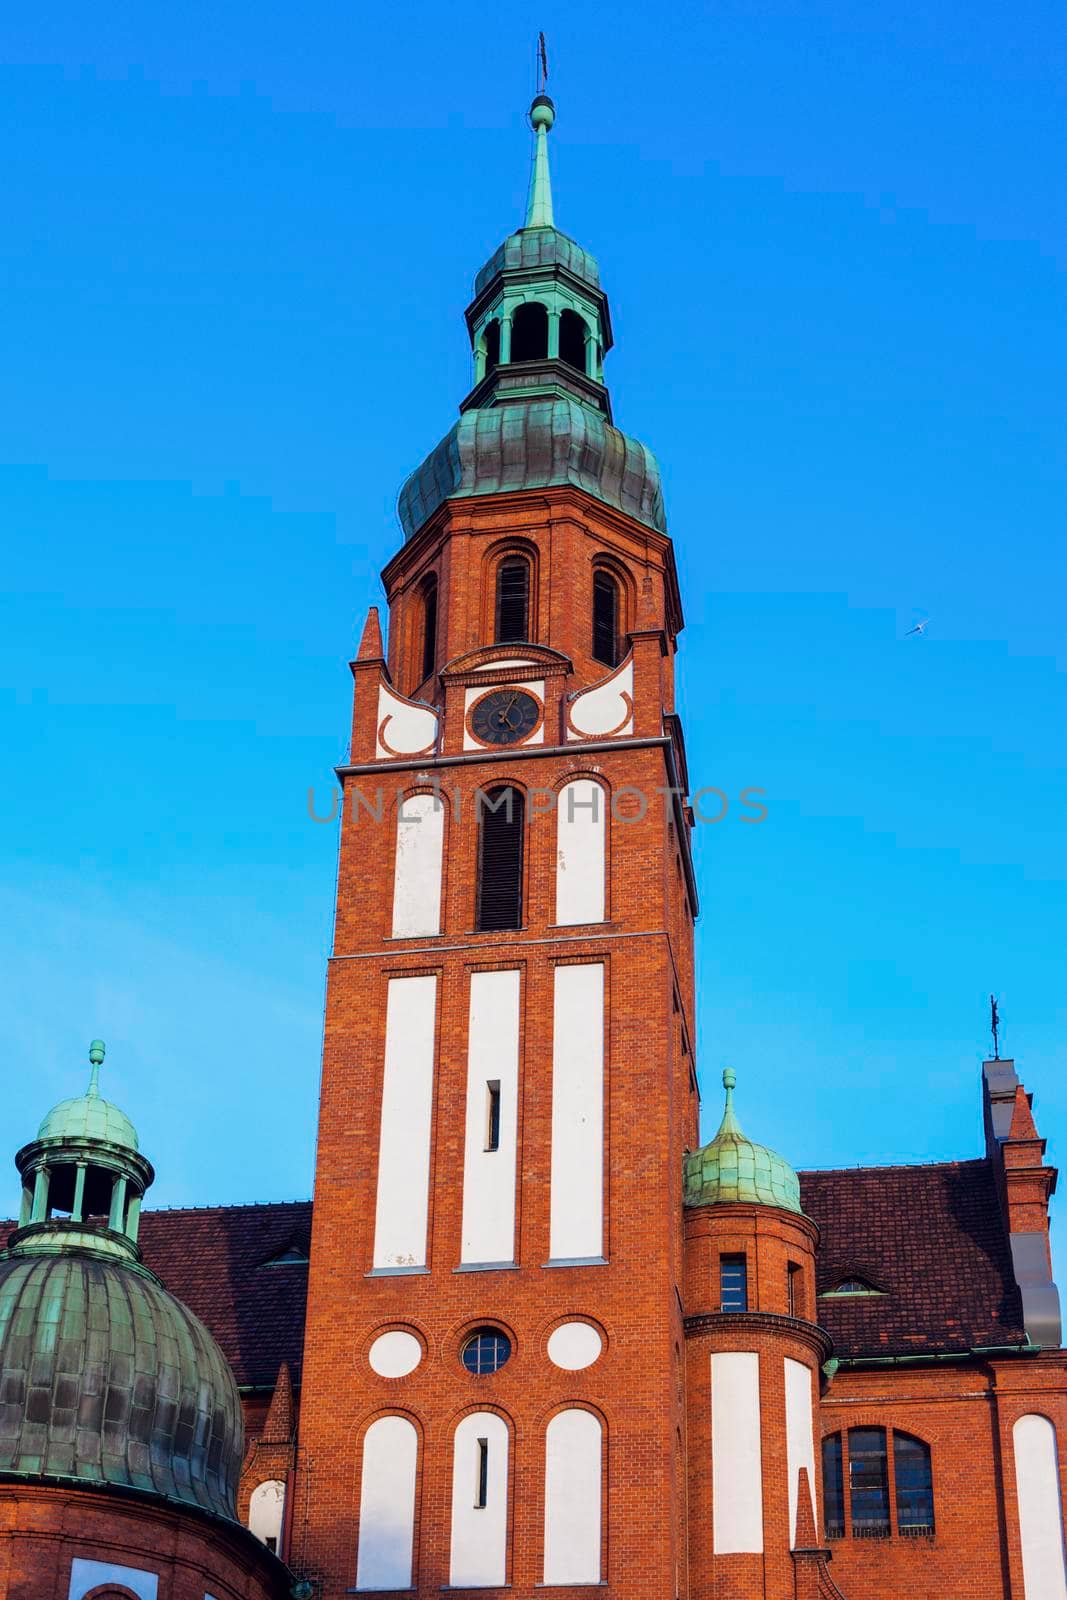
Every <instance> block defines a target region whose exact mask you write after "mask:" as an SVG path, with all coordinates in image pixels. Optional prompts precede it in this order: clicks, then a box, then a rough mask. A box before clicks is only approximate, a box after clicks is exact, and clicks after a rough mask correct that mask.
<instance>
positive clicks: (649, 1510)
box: [290, 96, 698, 1600]
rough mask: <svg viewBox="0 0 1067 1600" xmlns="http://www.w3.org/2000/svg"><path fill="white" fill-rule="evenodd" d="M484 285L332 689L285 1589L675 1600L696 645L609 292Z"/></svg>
mask: <svg viewBox="0 0 1067 1600" xmlns="http://www.w3.org/2000/svg"><path fill="white" fill-rule="evenodd" d="M530 120H531V124H532V126H533V129H534V130H535V153H534V161H533V170H532V177H531V186H530V198H529V208H528V214H527V219H526V224H525V226H524V227H522V228H520V229H519V230H518V231H517V232H515V233H513V234H512V235H511V236H510V237H509V238H507V239H506V240H505V241H504V243H503V244H502V245H501V247H500V248H499V249H498V250H497V252H496V253H495V254H494V255H493V256H492V258H491V259H490V260H489V261H488V262H487V264H486V265H485V266H484V267H483V268H482V270H481V272H479V274H478V276H477V278H476V280H475V288H474V299H473V300H472V302H471V304H470V306H469V308H468V310H467V314H466V320H467V328H468V331H469V335H470V342H471V347H472V351H473V356H474V380H475V381H474V387H473V388H472V389H471V391H470V393H469V394H468V395H467V397H466V398H465V399H464V400H463V401H462V403H461V405H460V417H459V420H458V422H457V423H456V425H455V426H454V427H453V428H452V430H451V431H450V432H449V433H448V435H447V436H446V437H445V439H444V440H443V441H442V442H441V443H440V444H439V445H438V446H437V448H436V449H435V450H433V451H432V452H431V454H430V455H429V457H428V458H427V459H426V460H425V461H424V462H423V464H422V465H421V466H420V467H419V468H418V469H417V471H415V472H414V473H413V474H412V476H411V477H410V478H409V479H408V481H407V483H406V484H405V485H404V488H403V490H402V492H401V495H400V517H401V521H402V524H403V529H404V534H405V541H404V544H403V546H402V548H401V549H400V550H399V551H398V552H397V553H396V555H395V556H394V557H393V558H392V560H391V561H390V562H389V563H388V565H387V566H386V568H385V571H384V574H383V580H384V584H385V588H386V593H387V596H388V604H389V627H388V641H389V643H388V656H386V655H385V652H384V648H383V643H382V637H381V631H380V627H379V623H378V618H377V614H376V613H375V612H374V611H372V612H371V614H370V616H369V618H368V620H367V624H366V627H365V629H364V633H363V638H362V642H361V645H360V648H359V652H358V658H357V660H356V661H355V662H354V663H353V664H352V671H353V675H354V679H355V706H354V716H353V724H352V743H351V753H350V757H349V764H348V765H347V766H345V767H344V768H343V769H342V770H341V771H340V774H339V776H340V779H341V783H342V788H343V819H342V831H341V846H340V860H339V873H338V887H337V915H336V936H335V948H334V953H333V957H332V960H331V964H330V971H329V981H328V992H327V1002H326V1022H325V1044H324V1059H323V1073H322V1099H321V1112H320V1123H319V1141H318V1170H317V1178H316V1190H315V1195H316V1198H315V1215H314V1229H313V1235H312V1247H311V1267H310V1280H309V1297H308V1313H307V1332H306V1345H305V1362H304V1372H303V1388H302V1397H301V1422H300V1454H301V1465H300V1468H299V1471H298V1474H297V1481H296V1485H295V1494H294V1497H293V1505H292V1507H291V1510H290V1528H291V1546H290V1547H291V1551H292V1555H291V1564H292V1565H293V1566H294V1567H295V1568H296V1569H297V1570H299V1571H300V1572H301V1573H303V1574H304V1575H305V1577H306V1578H307V1579H308V1580H309V1581H311V1582H312V1583H313V1584H314V1585H315V1592H316V1594H321V1595H322V1596H323V1600H335V1597H338V1596H341V1595H343V1594H345V1593H347V1592H350V1591H351V1590H352V1589H353V1588H355V1589H358V1590H368V1591H372V1592H373V1591H390V1590H408V1591H409V1592H414V1593H416V1594H418V1595H424V1596H430V1595H434V1596H437V1595H438V1594H439V1593H440V1592H441V1590H442V1589H469V1588H486V1587H490V1588H494V1589H496V1588H502V1587H504V1586H507V1587H508V1588H509V1589H510V1591H511V1593H512V1594H513V1595H514V1596H516V1597H519V1596H528V1597H531V1600H532V1597H533V1596H534V1595H535V1594H536V1593H539V1592H540V1590H541V1588H542V1587H543V1586H546V1585H549V1586H552V1587H554V1588H555V1589H556V1590H557V1592H561V1593H566V1592H569V1590H570V1588H571V1587H572V1586H586V1585H591V1584H599V1585H601V1586H603V1587H604V1588H605V1592H606V1593H607V1594H610V1595H626V1596H629V1597H633V1596H639V1595H640V1596H648V1597H653V1596H654V1597H656V1600H669V1597H673V1596H677V1595H684V1594H685V1593H686V1592H687V1587H688V1585H687V1579H686V1572H685V1567H686V1550H687V1537H686V1529H685V1525H684V1506H685V1498H686V1488H685V1467H684V1461H685V1449H684V1446H685V1415H684V1374H683V1362H684V1354H683V1352H684V1348H685V1334H684V1328H683V1317H682V1307H681V1299H680V1294H679V1289H680V1285H681V1282H682V1271H683V1245H684V1240H683V1220H682V1207H681V1182H682V1167H683V1157H684V1153H685V1151H686V1150H687V1149H689V1148H691V1147H692V1146H693V1145H694V1144H695V1143H696V1142H697V1132H698V1096H697V1091H696V1081H695V1075H694V1071H693V1054H692V1037H693V917H694V914H695V910H696V895H695V887H694V880H693V871H692V863H691V857H690V842H689V830H690V823H691V818H690V816H689V814H688V812H687V807H686V805H685V802H684V791H685V785H686V776H685V754H684V747H683V743H682V734H681V727H680V724H679V721H678V718H677V716H676V715H675V713H674V701H673V688H672V683H673V666H674V656H675V651H676V647H677V639H678V634H679V632H680V630H681V628H682V614H681V605H680V600H679V595H678V586H677V578H676V573H675V565H674V557H673V552H672V547H671V542H670V539H669V538H668V536H667V531H666V524H665V519H664V511H663V501H662V494H661V490H660V481H659V473H658V468H657V465H656V462H655V459H654V457H653V456H652V454H651V453H650V451H649V450H648V449H647V448H646V447H645V446H644V445H642V444H640V443H638V442H637V441H636V440H634V439H632V438H629V437H627V435H625V434H623V433H621V432H620V431H619V430H618V429H617V428H616V427H615V426H614V424H613V421H612V411H611V401H610V397H609V394H608V390H607V388H606V387H605V384H604V378H603V364H604V358H605V356H606V355H607V353H608V351H609V350H610V348H611V343H612V334H611V321H610V316H609V310H608V302H607V298H606V295H605V293H604V291H603V289H602V288H601V285H600V275H599V271H598V268H597V264H596V262H595V261H594V260H593V258H592V257H591V256H590V255H589V254H588V253H587V252H586V251H585V250H584V249H582V248H581V246H579V245H578V244H576V243H575V241H574V240H573V239H570V238H569V237H568V236H567V235H566V234H564V233H561V232H560V231H559V230H558V229H557V228H556V227H555V224H554V220H553V209H552V195H551V187H550V181H549V169H548V148H547V147H548V135H549V130H550V129H551V127H552V123H553V120H554V109H553V106H552V102H551V101H550V100H548V99H547V97H545V96H540V97H539V98H538V99H536V100H535V101H534V104H533V106H532V108H531V114H530Z"/></svg>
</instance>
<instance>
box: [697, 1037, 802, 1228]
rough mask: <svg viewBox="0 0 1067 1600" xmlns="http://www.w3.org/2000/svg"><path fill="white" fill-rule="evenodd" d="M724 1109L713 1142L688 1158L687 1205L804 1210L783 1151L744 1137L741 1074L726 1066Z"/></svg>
mask: <svg viewBox="0 0 1067 1600" xmlns="http://www.w3.org/2000/svg"><path fill="white" fill-rule="evenodd" d="M722 1082H723V1088H724V1089H725V1090H726V1108H725V1110H724V1111H723V1117H722V1121H721V1123H720V1124H719V1131H718V1133H717V1134H716V1135H715V1137H714V1139H712V1141H711V1143H710V1144H706V1145H704V1147H703V1149H700V1150H693V1151H690V1153H689V1154H688V1155H687V1156H686V1158H685V1203H686V1205H687V1206H709V1205H721V1204H724V1203H726V1202H728V1201H732V1202H734V1203H738V1204H741V1205H759V1206H778V1207H779V1208H780V1209H781V1210H783V1211H796V1212H798V1213H799V1212H800V1210H801V1206H800V1179H799V1178H798V1177H797V1175H796V1173H795V1172H794V1170H793V1168H792V1167H791V1166H790V1165H789V1163H788V1161H786V1160H785V1159H784V1158H783V1157H782V1156H780V1155H777V1154H776V1152H775V1151H773V1150H768V1148H767V1146H766V1145H762V1144H756V1143H755V1142H754V1141H753V1140H752V1139H746V1138H745V1135H744V1134H743V1133H742V1131H741V1125H740V1123H739V1122H738V1120H737V1114H736V1112H735V1111H734V1088H735V1085H736V1083H737V1074H736V1073H735V1072H734V1071H733V1069H732V1068H731V1067H727V1068H726V1070H725V1071H724V1072H723V1075H722Z"/></svg>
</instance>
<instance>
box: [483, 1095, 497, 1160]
mask: <svg viewBox="0 0 1067 1600" xmlns="http://www.w3.org/2000/svg"><path fill="white" fill-rule="evenodd" d="M485 1090H486V1096H485V1100H486V1104H485V1148H486V1149H487V1150H499V1149H500V1081H499V1079H493V1080H492V1081H491V1082H489V1083H487V1084H486V1086H485Z"/></svg>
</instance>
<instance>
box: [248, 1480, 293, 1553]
mask: <svg viewBox="0 0 1067 1600" xmlns="http://www.w3.org/2000/svg"><path fill="white" fill-rule="evenodd" d="M284 1512H285V1484H284V1483H282V1482H281V1481H280V1480H279V1479H278V1478H269V1479H268V1480H267V1482H266V1483H261V1484H260V1485H259V1486H258V1488H255V1489H253V1490H252V1498H251V1500H250V1501H249V1502H248V1531H249V1533H253V1534H255V1536H256V1538H257V1539H259V1540H261V1541H262V1542H263V1544H265V1545H266V1547H267V1549H268V1550H273V1551H274V1552H275V1553H277V1551H278V1550H279V1548H280V1546H281V1541H282V1516H283V1514H284Z"/></svg>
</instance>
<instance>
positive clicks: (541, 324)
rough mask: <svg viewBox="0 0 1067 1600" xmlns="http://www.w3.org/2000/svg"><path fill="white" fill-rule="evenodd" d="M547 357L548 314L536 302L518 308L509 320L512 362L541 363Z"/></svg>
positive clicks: (530, 301)
mask: <svg viewBox="0 0 1067 1600" xmlns="http://www.w3.org/2000/svg"><path fill="white" fill-rule="evenodd" d="M547 355H548V312H547V311H546V310H545V308H544V306H543V305H541V303H540V301H538V300H529V301H527V302H526V304H525V305H521V306H519V308H518V310H517V311H516V312H515V315H514V317H512V319H511V359H512V361H543V360H544V359H545V357H546V356H547Z"/></svg>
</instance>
